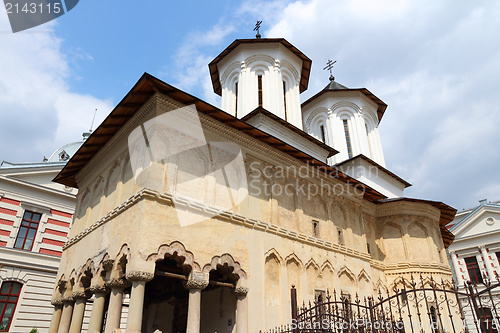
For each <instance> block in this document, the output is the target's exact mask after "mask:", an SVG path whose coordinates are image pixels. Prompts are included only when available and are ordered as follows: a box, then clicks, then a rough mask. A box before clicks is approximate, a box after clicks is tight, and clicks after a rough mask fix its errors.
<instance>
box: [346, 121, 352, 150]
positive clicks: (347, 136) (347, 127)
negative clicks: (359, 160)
mask: <svg viewBox="0 0 500 333" xmlns="http://www.w3.org/2000/svg"><path fill="white" fill-rule="evenodd" d="M344 133H345V142H346V144H347V155H348V156H349V158H352V145H351V136H350V135H349V126H348V125H347V119H344Z"/></svg>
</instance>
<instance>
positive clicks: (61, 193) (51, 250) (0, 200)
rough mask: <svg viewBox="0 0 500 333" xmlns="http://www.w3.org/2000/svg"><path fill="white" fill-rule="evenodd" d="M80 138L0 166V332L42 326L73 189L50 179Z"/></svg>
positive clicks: (46, 320) (66, 229)
mask: <svg viewBox="0 0 500 333" xmlns="http://www.w3.org/2000/svg"><path fill="white" fill-rule="evenodd" d="M81 144H82V142H75V143H73V144H69V145H66V146H64V147H61V148H60V149H58V150H57V151H56V152H55V153H54V154H53V155H52V156H51V157H50V158H49V159H46V160H45V161H44V162H39V163H19V164H14V163H9V162H3V163H2V164H1V166H0V332H3V331H9V332H29V331H30V330H31V329H33V328H37V329H38V330H39V332H46V331H47V330H48V327H49V324H50V319H51V314H52V307H53V306H52V305H51V296H52V292H53V288H54V283H55V278H56V273H57V268H58V267H59V261H60V257H61V254H62V246H63V244H64V243H65V242H66V240H67V237H68V233H69V229H70V225H71V221H72V218H73V212H74V208H75V195H76V192H77V190H76V189H74V188H70V187H67V186H63V185H60V184H56V183H54V182H52V179H53V178H54V177H55V176H56V175H57V174H58V172H59V171H60V170H61V169H62V168H63V166H64V165H65V164H66V161H67V160H68V159H69V157H70V156H71V155H72V154H73V153H74V152H75V151H76V149H78V147H80V145H81Z"/></svg>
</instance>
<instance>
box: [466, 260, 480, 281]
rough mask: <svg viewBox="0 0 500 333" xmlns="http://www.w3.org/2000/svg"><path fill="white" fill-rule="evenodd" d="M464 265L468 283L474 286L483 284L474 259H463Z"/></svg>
mask: <svg viewBox="0 0 500 333" xmlns="http://www.w3.org/2000/svg"><path fill="white" fill-rule="evenodd" d="M465 264H466V265H467V271H468V272H469V279H470V282H472V283H474V284H478V283H483V277H482V275H481V270H480V269H479V265H478V263H477V259H476V257H468V258H465Z"/></svg>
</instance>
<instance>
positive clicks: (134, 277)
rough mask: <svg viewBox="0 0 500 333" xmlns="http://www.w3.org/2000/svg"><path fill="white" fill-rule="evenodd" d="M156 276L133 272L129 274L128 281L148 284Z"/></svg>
mask: <svg viewBox="0 0 500 333" xmlns="http://www.w3.org/2000/svg"><path fill="white" fill-rule="evenodd" d="M153 278H154V274H153V273H150V272H143V271H131V272H128V273H127V280H130V281H144V282H148V281H151V280H153Z"/></svg>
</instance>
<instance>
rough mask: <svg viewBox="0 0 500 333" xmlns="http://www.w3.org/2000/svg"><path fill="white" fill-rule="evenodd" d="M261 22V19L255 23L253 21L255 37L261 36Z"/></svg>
mask: <svg viewBox="0 0 500 333" xmlns="http://www.w3.org/2000/svg"><path fill="white" fill-rule="evenodd" d="M261 24H262V21H257V23H255V28H253V31H257V35H255V37H257V38H260V37H261V36H260V32H259V29H260V25H261Z"/></svg>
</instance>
